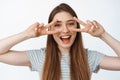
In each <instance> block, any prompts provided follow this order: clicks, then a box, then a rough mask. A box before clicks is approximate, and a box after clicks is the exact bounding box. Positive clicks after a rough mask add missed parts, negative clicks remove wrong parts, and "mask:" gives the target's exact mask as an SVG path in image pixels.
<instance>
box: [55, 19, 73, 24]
mask: <svg viewBox="0 0 120 80" xmlns="http://www.w3.org/2000/svg"><path fill="white" fill-rule="evenodd" d="M70 21H74V22H75V20H72V19H71V20H67V22H70ZM61 22H62V21H59V20H58V21H57V23H61Z"/></svg>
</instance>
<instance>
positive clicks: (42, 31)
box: [25, 20, 59, 38]
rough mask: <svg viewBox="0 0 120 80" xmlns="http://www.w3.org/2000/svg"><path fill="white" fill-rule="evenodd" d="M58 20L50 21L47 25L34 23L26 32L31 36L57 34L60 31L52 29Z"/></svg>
mask: <svg viewBox="0 0 120 80" xmlns="http://www.w3.org/2000/svg"><path fill="white" fill-rule="evenodd" d="M56 22H57V20H53V21H52V22H51V23H48V24H47V25H44V24H40V23H38V22H36V23H34V24H32V25H31V26H30V27H29V28H28V29H27V30H25V33H26V34H27V35H28V36H29V37H31V38H34V37H38V36H42V35H51V34H56V33H58V32H59V31H56V30H51V27H52V26H54V25H55V23H56Z"/></svg>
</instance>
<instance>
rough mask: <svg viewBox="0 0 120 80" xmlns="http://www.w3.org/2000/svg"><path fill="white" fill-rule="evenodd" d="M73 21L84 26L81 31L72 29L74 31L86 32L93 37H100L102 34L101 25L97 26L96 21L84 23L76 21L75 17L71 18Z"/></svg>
mask: <svg viewBox="0 0 120 80" xmlns="http://www.w3.org/2000/svg"><path fill="white" fill-rule="evenodd" d="M73 19H74V20H75V21H76V22H78V23H79V24H80V25H82V26H84V28H82V29H74V31H77V32H86V33H89V34H91V35H92V36H95V37H100V36H101V35H102V34H103V33H104V32H105V30H104V28H103V27H102V25H101V24H99V23H98V22H97V21H95V20H94V21H90V20H87V21H86V22H83V21H82V20H80V19H77V18H76V17H73Z"/></svg>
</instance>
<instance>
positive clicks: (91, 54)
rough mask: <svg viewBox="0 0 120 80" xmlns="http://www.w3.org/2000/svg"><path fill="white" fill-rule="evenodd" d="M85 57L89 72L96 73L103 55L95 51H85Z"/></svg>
mask: <svg viewBox="0 0 120 80" xmlns="http://www.w3.org/2000/svg"><path fill="white" fill-rule="evenodd" d="M86 55H87V58H88V63H89V66H90V69H91V72H97V71H98V70H99V65H100V62H101V60H102V59H103V58H104V56H105V54H103V53H101V52H98V51H96V50H89V49H86Z"/></svg>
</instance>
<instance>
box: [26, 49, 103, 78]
mask: <svg viewBox="0 0 120 80" xmlns="http://www.w3.org/2000/svg"><path fill="white" fill-rule="evenodd" d="M86 53H87V58H88V63H89V67H90V73H91V74H92V73H93V72H94V73H97V72H98V71H99V64H100V61H101V60H102V59H103V57H104V56H105V55H104V54H102V53H100V52H97V51H93V50H86ZM27 55H28V56H29V58H30V62H31V70H32V71H38V72H40V75H41V74H42V70H43V65H44V61H45V48H41V49H37V50H28V51H27ZM69 65H70V63H69V55H68V54H62V58H61V73H62V80H70V67H69Z"/></svg>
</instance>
